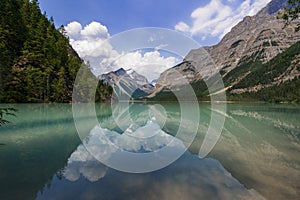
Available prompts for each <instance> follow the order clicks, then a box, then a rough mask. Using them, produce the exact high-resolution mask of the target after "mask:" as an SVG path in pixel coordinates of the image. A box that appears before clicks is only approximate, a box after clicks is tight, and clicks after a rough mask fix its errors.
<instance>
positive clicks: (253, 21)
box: [148, 0, 300, 100]
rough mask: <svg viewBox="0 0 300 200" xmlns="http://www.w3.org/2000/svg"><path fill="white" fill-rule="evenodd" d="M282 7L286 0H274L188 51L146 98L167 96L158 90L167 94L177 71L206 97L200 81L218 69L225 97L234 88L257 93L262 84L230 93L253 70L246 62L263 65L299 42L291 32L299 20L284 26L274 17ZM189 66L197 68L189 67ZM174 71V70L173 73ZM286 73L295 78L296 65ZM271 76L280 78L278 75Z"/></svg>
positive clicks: (162, 76) (206, 94)
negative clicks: (217, 38) (214, 41)
mask: <svg viewBox="0 0 300 200" xmlns="http://www.w3.org/2000/svg"><path fill="white" fill-rule="evenodd" d="M285 6H287V0H273V1H271V2H270V3H269V4H268V5H267V6H266V7H264V8H263V9H262V10H260V11H259V12H258V13H257V14H256V15H254V16H252V17H250V16H247V17H245V18H244V19H243V20H242V21H241V22H239V23H238V24H237V25H236V26H234V27H233V28H232V29H231V31H230V32H229V33H227V34H226V35H225V36H224V37H223V38H222V40H221V41H220V42H219V43H218V44H216V45H213V46H206V47H203V48H200V49H195V50H191V51H190V52H189V53H188V55H187V56H186V57H185V59H184V61H183V62H182V63H181V64H179V65H177V66H175V67H173V68H171V69H169V70H166V71H165V72H163V73H162V74H161V76H160V78H159V79H158V81H157V84H156V87H155V90H154V91H153V93H152V94H151V95H149V96H148V97H149V98H150V99H156V98H157V97H158V96H164V97H165V98H166V99H168V95H166V94H161V95H160V93H169V89H168V88H170V87H174V86H176V85H178V84H179V83H176V81H173V80H176V73H177V74H178V72H179V73H180V76H183V77H188V78H186V79H187V80H188V81H189V83H190V84H191V85H192V86H193V88H194V89H195V90H196V93H197V92H198V93H201V94H198V95H197V96H198V97H200V99H202V98H204V99H205V100H207V98H208V97H209V96H208V93H207V87H205V83H203V82H204V80H206V81H207V80H209V79H210V77H211V76H212V75H213V74H210V73H207V72H210V71H213V72H217V71H219V72H220V74H221V76H222V78H223V81H224V84H225V90H224V91H226V93H227V94H228V96H230V95H231V94H233V93H234V94H237V93H236V91H237V90H236V89H240V90H239V92H241V93H245V92H257V91H258V90H260V89H262V88H265V87H264V86H263V84H262V86H263V87H260V88H258V90H257V91H251V90H247V89H246V88H235V92H234V91H233V92H232V88H234V86H235V85H236V84H238V83H239V82H240V81H242V80H243V79H247V77H248V76H249V75H250V74H251V73H253V71H251V70H253V69H254V68H253V67H252V68H251V69H250V68H249V65H252V64H253V63H257V64H258V65H260V64H262V65H265V64H266V63H268V62H270V61H271V60H272V59H273V58H275V57H276V56H277V55H279V54H281V53H283V52H285V51H286V50H287V49H289V48H290V47H291V46H292V45H293V44H295V43H296V42H297V41H300V32H295V31H294V28H295V27H296V26H297V24H298V21H299V20H296V21H294V22H292V23H291V24H289V25H288V26H286V27H285V25H286V24H285V22H284V21H283V20H280V19H278V18H277V12H278V11H279V10H281V9H282V8H284V7H285ZM284 27H285V28H284ZM295 62H297V59H295ZM296 65H297V64H296ZM191 66H192V67H194V69H197V70H189V69H191ZM278 67H280V66H277V68H278ZM293 69H294V68H293ZM175 71H177V72H176V73H175ZM286 73H292V74H291V75H290V74H288V75H287V76H288V77H293V78H298V75H297V74H298V70H297V67H296V68H295V69H294V70H290V71H289V72H286ZM177 76H178V75H177ZM168 77H171V78H168ZM274 78H279V79H280V76H279V77H274ZM281 78H282V81H279V82H280V83H281V82H285V81H287V80H289V79H287V80H286V79H284V76H283V75H282V77H281ZM270 82H273V80H270ZM265 84H266V85H267V84H270V83H265ZM243 89H244V90H243ZM241 93H240V94H241ZM172 98H173V97H172ZM159 99H161V98H159Z"/></svg>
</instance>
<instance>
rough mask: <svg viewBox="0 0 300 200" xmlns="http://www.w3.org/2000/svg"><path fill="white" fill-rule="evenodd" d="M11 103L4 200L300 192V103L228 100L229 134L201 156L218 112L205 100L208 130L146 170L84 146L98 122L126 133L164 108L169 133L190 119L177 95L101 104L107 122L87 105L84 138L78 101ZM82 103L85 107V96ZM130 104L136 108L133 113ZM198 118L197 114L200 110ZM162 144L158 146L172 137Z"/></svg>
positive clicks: (2, 161)
mask: <svg viewBox="0 0 300 200" xmlns="http://www.w3.org/2000/svg"><path fill="white" fill-rule="evenodd" d="M1 106H2V107H3V106H9V105H1ZM10 106H13V107H14V108H16V109H18V112H17V117H16V118H13V117H12V118H10V121H11V122H12V123H11V124H8V125H6V126H3V127H1V128H0V143H1V145H0V195H1V196H0V199H254V198H257V199H263V198H265V199H297V198H299V196H300V192H299V191H300V153H299V152H300V124H299V121H300V107H299V106H294V105H269V104H254V105H250V104H228V105H227V112H226V113H219V114H220V115H225V116H226V122H225V126H224V130H223V132H222V135H221V137H220V138H219V139H218V142H217V144H216V146H215V147H214V149H213V150H212V151H211V152H210V153H209V154H208V156H207V157H206V158H205V159H200V158H199V157H198V156H197V155H198V152H199V149H200V147H201V145H203V139H204V137H205V134H206V132H207V129H208V125H209V122H210V117H211V114H212V112H215V111H212V110H211V108H210V105H209V104H200V121H199V122H198V123H199V129H198V133H197V135H196V137H195V139H194V140H193V141H194V142H193V144H192V145H191V146H190V147H189V150H188V151H187V152H186V153H184V155H183V156H181V158H180V159H178V160H177V161H176V162H174V163H173V164H171V165H169V166H167V167H166V168H163V169H161V170H158V171H155V172H151V173H144V174H131V173H124V172H119V171H116V170H114V169H111V168H109V167H106V166H105V165H103V164H101V163H99V162H98V161H97V160H96V159H95V157H93V156H92V155H90V153H88V151H87V150H86V148H85V147H84V145H85V146H88V145H89V144H92V142H93V139H94V138H93V137H89V136H90V135H91V134H92V133H93V131H97V130H98V129H99V128H101V130H102V131H103V130H105V131H106V133H107V134H108V135H110V134H112V135H113V134H120V135H121V134H122V133H123V132H124V129H126V128H128V126H129V125H130V124H128V121H127V120H128V118H130V120H131V122H134V124H136V125H138V126H146V125H147V124H148V123H149V120H150V121H151V119H152V118H153V117H155V118H156V119H157V122H158V124H159V125H160V126H161V129H162V131H163V133H166V134H168V135H169V136H170V137H173V136H175V135H176V133H177V131H178V128H179V125H180V123H181V121H180V117H181V112H180V107H179V106H178V105H177V104H172V103H165V104H162V105H160V106H157V105H145V104H131V105H130V107H129V109H128V107H127V106H124V105H122V104H119V105H114V106H113V107H111V106H109V105H102V104H101V105H96V110H97V118H98V121H99V125H98V126H97V124H93V123H91V121H92V120H91V116H90V115H89V113H88V111H87V113H86V115H85V114H83V117H82V118H81V119H80V120H81V122H83V123H85V124H86V129H85V128H83V129H82V131H84V132H85V135H84V137H89V141H87V142H85V143H83V144H84V145H83V144H82V142H81V140H80V138H79V136H78V134H77V131H76V128H75V125H74V120H73V115H72V106H71V105H68V104H58V105H45V104H34V105H33V104H24V105H22V104H17V105H10ZM81 106H82V108H83V109H82V110H83V111H84V110H85V109H84V108H85V105H81ZM126 109H128V110H127V111H128V113H129V115H128V114H127V115H126V114H124V113H126V112H125V111H126ZM187 109H189V108H187ZM191 109H192V108H191ZM87 110H88V109H87ZM83 113H84V112H83ZM165 116H166V119H164V118H165ZM118 117H119V119H121V121H119V122H118V120H117V118H118ZM189 120H190V121H193V120H194V119H193V116H191V117H190V119H189ZM116 121H117V122H116ZM93 127H94V128H95V129H93V131H92V130H91V128H93ZM186 129H187V131H188V128H186ZM81 137H83V135H81ZM114 137H115V136H114ZM117 138H118V137H117ZM159 141H160V142H162V140H159ZM118 144H120V145H121V146H122V145H123V146H122V147H123V148H124V149H125V150H127V151H149V148H150V147H149V146H147V145H149V144H145V145H144V146H143V148H138V147H136V145H137V144H133V145H132V144H131V143H130V145H127V144H129V143H118ZM155 144H156V145H157V146H156V147H157V148H160V147H161V146H163V144H157V143H155ZM133 147H135V148H133ZM100 150H101V148H100ZM103 152H104V150H103V151H102V153H103ZM100 153H101V152H100Z"/></svg>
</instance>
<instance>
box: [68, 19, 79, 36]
mask: <svg viewBox="0 0 300 200" xmlns="http://www.w3.org/2000/svg"><path fill="white" fill-rule="evenodd" d="M65 30H66V31H67V33H68V36H69V37H70V38H77V37H78V36H79V35H80V31H81V30H82V26H81V24H80V23H78V22H71V23H69V24H68V25H67V26H66V27H65Z"/></svg>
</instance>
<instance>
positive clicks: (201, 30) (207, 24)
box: [174, 0, 270, 39]
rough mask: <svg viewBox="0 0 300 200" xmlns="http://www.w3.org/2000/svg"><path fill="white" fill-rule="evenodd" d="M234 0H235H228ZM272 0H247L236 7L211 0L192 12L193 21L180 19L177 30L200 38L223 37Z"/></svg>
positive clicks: (217, 0)
mask: <svg viewBox="0 0 300 200" xmlns="http://www.w3.org/2000/svg"><path fill="white" fill-rule="evenodd" d="M227 1H228V2H233V0H227ZM269 2H270V0H254V1H253V0H252V1H251V0H245V1H243V2H242V3H241V4H240V5H239V6H238V7H237V8H236V9H234V8H232V7H230V6H228V5H225V4H224V3H223V2H222V0H211V1H210V3H208V4H207V5H205V6H203V7H199V8H197V9H195V10H194V11H193V12H192V13H191V16H190V17H191V23H190V25H188V24H187V23H186V22H183V21H180V22H178V23H177V24H176V25H175V27H174V28H175V30H178V31H182V32H186V33H190V34H191V35H193V36H199V37H200V38H204V39H205V38H206V37H207V36H209V37H219V39H221V38H222V37H223V36H224V35H225V34H226V33H228V32H229V31H230V30H231V28H232V27H233V26H235V25H236V24H237V23H238V22H240V21H241V20H242V19H243V18H244V17H245V16H252V15H255V14H256V13H257V12H258V11H259V10H261V9H262V8H263V7H264V6H266V4H267V3H269Z"/></svg>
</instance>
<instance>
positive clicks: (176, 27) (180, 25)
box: [175, 21, 190, 32]
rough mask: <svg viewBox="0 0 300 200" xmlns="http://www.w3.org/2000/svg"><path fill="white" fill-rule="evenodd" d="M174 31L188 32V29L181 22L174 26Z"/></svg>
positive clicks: (187, 26)
mask: <svg viewBox="0 0 300 200" xmlns="http://www.w3.org/2000/svg"><path fill="white" fill-rule="evenodd" d="M175 29H176V30H178V31H182V32H188V31H189V30H190V27H189V25H187V24H186V23H185V22H182V21H181V22H179V23H178V24H176V26H175Z"/></svg>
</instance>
